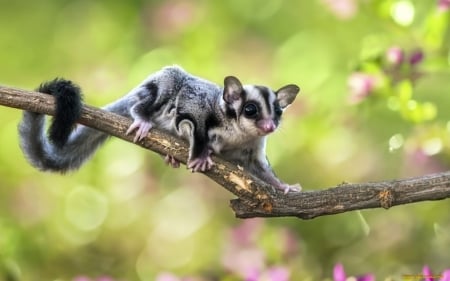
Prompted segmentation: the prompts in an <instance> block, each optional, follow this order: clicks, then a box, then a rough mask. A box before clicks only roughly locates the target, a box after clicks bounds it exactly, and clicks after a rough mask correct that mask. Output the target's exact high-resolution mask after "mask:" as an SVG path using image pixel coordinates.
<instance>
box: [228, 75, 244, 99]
mask: <svg viewBox="0 0 450 281" xmlns="http://www.w3.org/2000/svg"><path fill="white" fill-rule="evenodd" d="M223 84H224V87H223V99H224V100H225V101H226V102H227V103H233V102H235V101H237V100H239V99H240V98H241V95H242V92H243V90H244V89H243V88H242V84H241V81H239V79H237V78H236V77H234V76H227V77H225V79H224V82H223Z"/></svg>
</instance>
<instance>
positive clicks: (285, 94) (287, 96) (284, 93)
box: [275, 84, 300, 109]
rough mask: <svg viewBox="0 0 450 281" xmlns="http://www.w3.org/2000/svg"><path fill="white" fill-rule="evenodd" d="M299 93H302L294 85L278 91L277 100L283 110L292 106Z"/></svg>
mask: <svg viewBox="0 0 450 281" xmlns="http://www.w3.org/2000/svg"><path fill="white" fill-rule="evenodd" d="M298 92H300V88H299V87H298V86H297V85H294V84H290V85H287V86H284V87H282V88H280V89H279V90H278V91H276V92H275V94H276V95H277V100H278V103H279V104H280V106H281V108H283V109H284V108H286V107H287V106H288V105H290V104H291V103H292V102H293V101H294V100H295V97H296V96H297V94H298Z"/></svg>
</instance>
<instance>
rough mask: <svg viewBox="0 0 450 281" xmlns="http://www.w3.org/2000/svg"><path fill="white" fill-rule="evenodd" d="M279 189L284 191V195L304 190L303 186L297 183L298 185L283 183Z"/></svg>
mask: <svg viewBox="0 0 450 281" xmlns="http://www.w3.org/2000/svg"><path fill="white" fill-rule="evenodd" d="M277 188H279V189H281V190H283V192H284V194H288V193H289V192H290V191H292V192H300V191H301V190H302V186H301V185H300V184H299V183H297V184H287V183H283V184H281V185H279V186H277Z"/></svg>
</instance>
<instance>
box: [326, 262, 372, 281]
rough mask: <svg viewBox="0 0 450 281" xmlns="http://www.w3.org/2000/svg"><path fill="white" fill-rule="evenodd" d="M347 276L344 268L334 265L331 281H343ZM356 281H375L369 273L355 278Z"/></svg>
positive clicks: (340, 265)
mask: <svg viewBox="0 0 450 281" xmlns="http://www.w3.org/2000/svg"><path fill="white" fill-rule="evenodd" d="M346 279H347V276H346V274H345V271H344V266H343V265H342V264H340V263H338V264H336V265H335V266H334V268H333V280H334V281H345V280H346ZM356 281H375V276H374V275H373V274H371V273H369V274H365V275H362V276H358V277H356Z"/></svg>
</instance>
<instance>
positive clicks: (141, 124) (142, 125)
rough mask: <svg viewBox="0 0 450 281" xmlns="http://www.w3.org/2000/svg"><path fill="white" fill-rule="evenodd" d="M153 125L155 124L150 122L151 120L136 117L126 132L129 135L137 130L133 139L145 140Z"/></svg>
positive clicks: (135, 140)
mask: <svg viewBox="0 0 450 281" xmlns="http://www.w3.org/2000/svg"><path fill="white" fill-rule="evenodd" d="M152 127H153V124H152V123H150V122H149V121H145V120H142V119H139V118H136V119H134V121H133V124H131V125H130V127H129V128H128V130H127V132H126V134H127V135H129V134H130V133H131V132H133V131H134V130H136V134H135V135H134V139H133V141H134V142H137V141H140V140H143V139H144V138H145V137H146V136H147V134H148V132H149V131H150V129H151V128H152Z"/></svg>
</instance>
